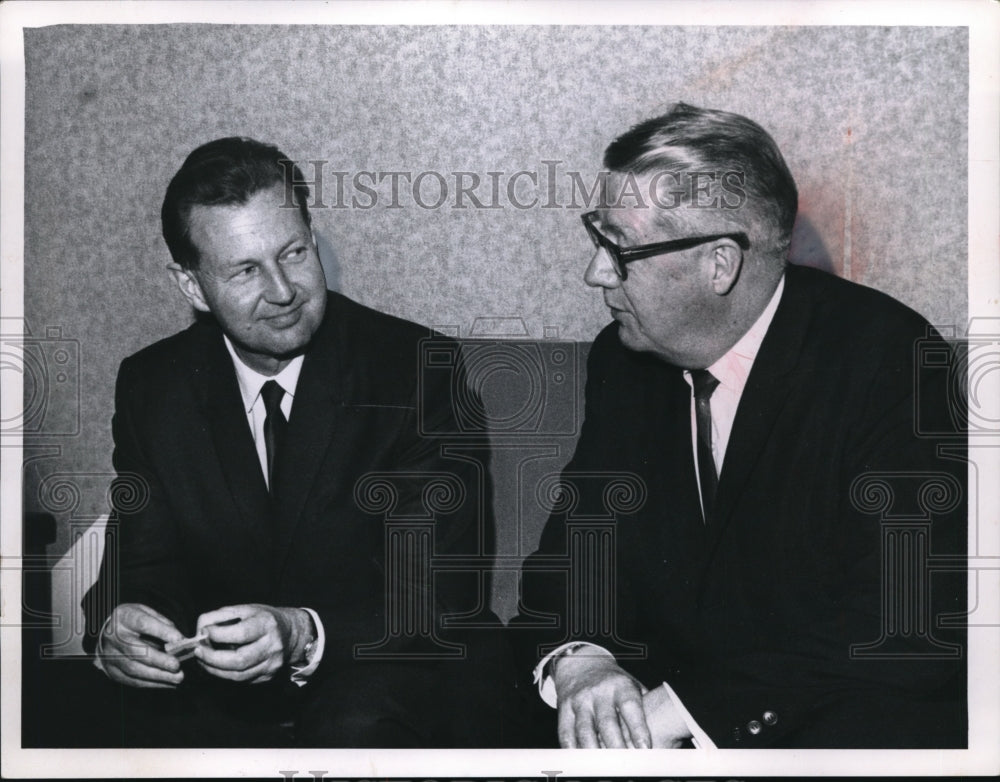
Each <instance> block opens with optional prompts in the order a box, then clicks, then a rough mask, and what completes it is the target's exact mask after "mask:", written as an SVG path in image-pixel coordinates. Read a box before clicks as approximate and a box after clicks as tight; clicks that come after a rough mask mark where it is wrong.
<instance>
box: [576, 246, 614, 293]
mask: <svg viewBox="0 0 1000 782" xmlns="http://www.w3.org/2000/svg"><path fill="white" fill-rule="evenodd" d="M583 281H584V282H585V283H587V285H590V286H591V287H592V288H617V287H618V286H619V285H621V282H622V281H621V278H620V277H619V276H618V272H617V271H615V265H614V263H612V261H611V257H610V256H609V255H608V252H607V250H605V249H604V248H603V247H598V248H597V252H595V253H594V257H593V258H591V259H590V265H589V266H588V267H587V271H586V272H585V273H584V275H583Z"/></svg>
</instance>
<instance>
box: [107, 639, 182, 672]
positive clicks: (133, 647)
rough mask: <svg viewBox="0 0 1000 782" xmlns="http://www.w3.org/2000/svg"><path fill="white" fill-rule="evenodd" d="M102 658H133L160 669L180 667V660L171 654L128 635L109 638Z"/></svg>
mask: <svg viewBox="0 0 1000 782" xmlns="http://www.w3.org/2000/svg"><path fill="white" fill-rule="evenodd" d="M101 657H102V659H104V660H109V661H112V662H114V661H124V660H135V661H136V662H137V663H142V664H143V665H146V666H148V667H150V668H156V669H159V670H161V671H169V672H172V673H173V672H176V671H179V670H180V668H181V664H180V661H179V660H178V659H177V658H176V657H174V656H173V655H171V654H167V653H166V652H164V651H161V650H160V649H157V648H156V647H155V646H153V645H152V644H150V643H149V642H147V641H143V640H142V639H140V638H138V637H136V638H132V637H130V636H126V637H121V636H115V637H112V638H111V639H110V643H108V644H107V645H106V646H105V649H104V652H103V654H102V655H101Z"/></svg>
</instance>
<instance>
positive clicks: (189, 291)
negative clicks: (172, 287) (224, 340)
mask: <svg viewBox="0 0 1000 782" xmlns="http://www.w3.org/2000/svg"><path fill="white" fill-rule="evenodd" d="M167 268H168V269H170V273H171V274H172V275H173V276H174V282H176V283H177V287H178V288H180V289H181V293H183V294H184V298H185V299H187V300H188V301H189V302H190V303H191V306H192V307H194V308H195V309H196V310H199V311H201V312H209V311H210V309H209V306H208V302H207V301H206V300H205V294H204V292H203V291H202V289H201V283H200V282H198V278H197V277H196V276H195V274H194V272H193V271H192V270H191V269H185V268H183V267H182V266H178V265H177V264H176V263H171V264H167Z"/></svg>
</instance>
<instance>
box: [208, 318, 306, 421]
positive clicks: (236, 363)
mask: <svg viewBox="0 0 1000 782" xmlns="http://www.w3.org/2000/svg"><path fill="white" fill-rule="evenodd" d="M222 338H223V340H225V343H226V350H228V351H229V355H230V357H232V359H233V367H235V369H236V380H237V382H238V383H239V386H240V396H242V397H243V408H244V409H245V410H246V411H247V413H249V412H250V411H251V410H252V409H253V406H254V405H255V404H257V397H259V396H260V389H261V386H263V385H264V383H266V382H267V381H268V380H275V381H277V383H278V385H279V386H281V387H282V388H283V389H284V390H285V393H286V394H288V396H290V397H293V398H294V396H295V389H296V387H297V386H298V384H299V373H300V372H301V371H302V362H303V360H305V356H296V357H295V358H293V359H292V360H291V361H289V362H288V366H286V367H285V368H284V369H282V370H281V371H280V372H279V373H278V374H277V375H274V376H272V377H268V376H267V375H262V374H261V373H260V372H258V371H257V370H255V369H251V368H250V367H248V366H247V365H246V364H244V363H243V359H241V358H240V357H239V355H237V353H236V350H235V348H233V343H232V342H230V341H229V337H228V336H226V335H225V334H223V335H222Z"/></svg>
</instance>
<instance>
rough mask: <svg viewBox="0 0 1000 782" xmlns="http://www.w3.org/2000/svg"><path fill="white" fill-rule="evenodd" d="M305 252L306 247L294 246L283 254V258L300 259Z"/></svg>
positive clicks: (288, 259)
mask: <svg viewBox="0 0 1000 782" xmlns="http://www.w3.org/2000/svg"><path fill="white" fill-rule="evenodd" d="M305 254H306V248H305V247H293V248H292V249H291V250H289V251H288V252H286V253H285V254H284V256H282V259H283V260H286V261H300V260H302V259H303V258H304V257H305Z"/></svg>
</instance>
